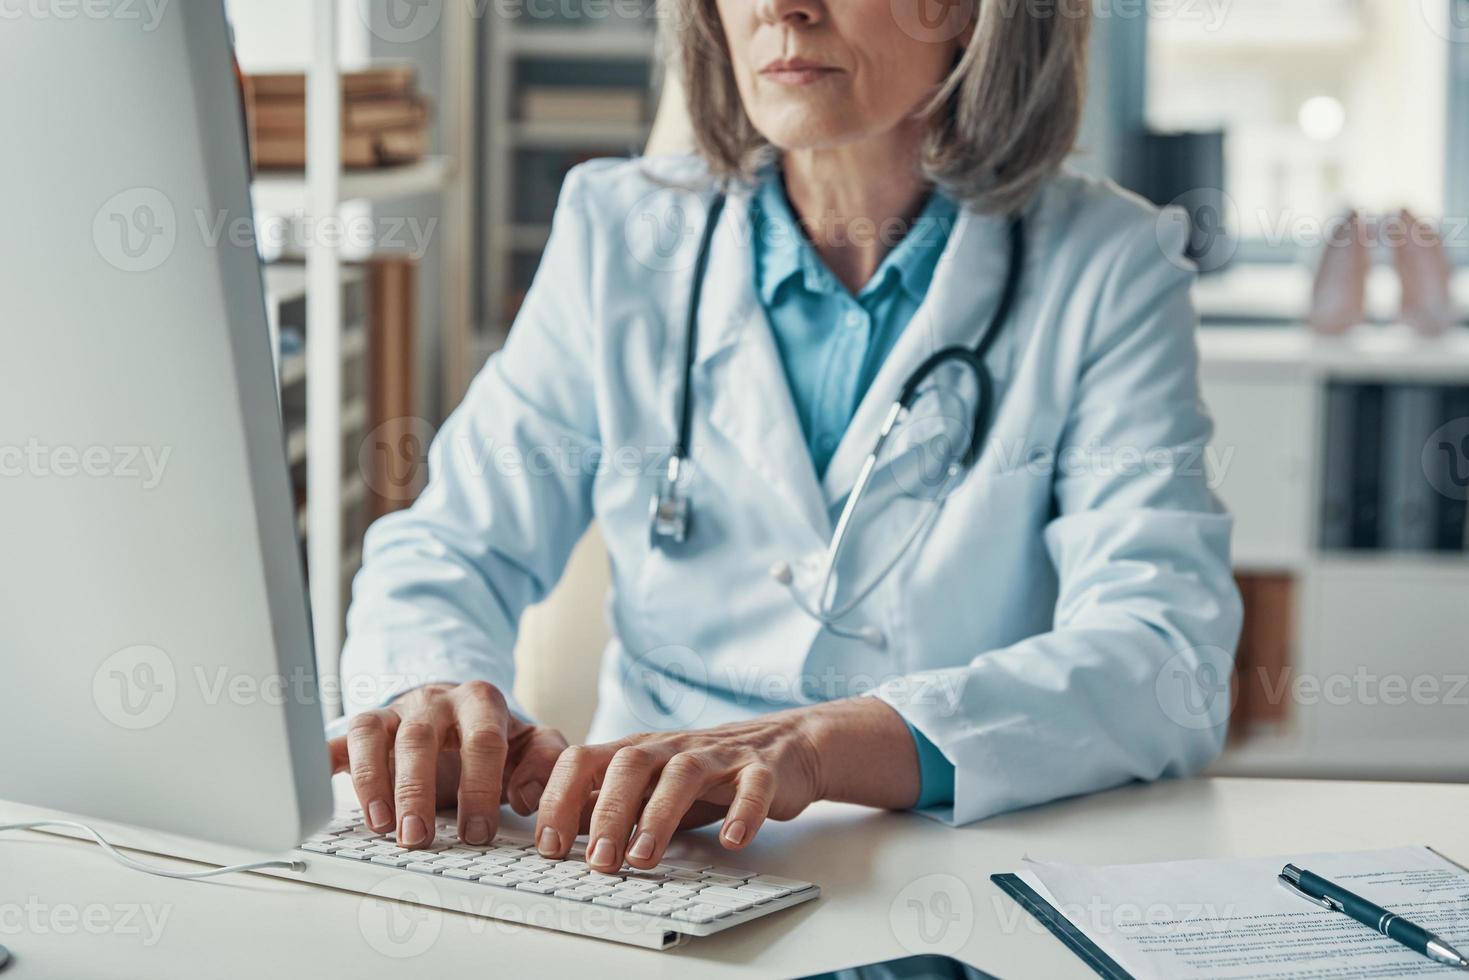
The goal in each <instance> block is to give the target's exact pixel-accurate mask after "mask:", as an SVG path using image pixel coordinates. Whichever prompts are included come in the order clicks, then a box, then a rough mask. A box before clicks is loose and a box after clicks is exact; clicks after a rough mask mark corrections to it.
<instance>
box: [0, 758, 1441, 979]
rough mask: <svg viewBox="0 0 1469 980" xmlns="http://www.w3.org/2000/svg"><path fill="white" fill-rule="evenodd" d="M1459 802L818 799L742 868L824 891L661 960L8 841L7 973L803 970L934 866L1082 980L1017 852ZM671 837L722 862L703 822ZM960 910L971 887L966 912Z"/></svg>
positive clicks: (1077, 852)
mask: <svg viewBox="0 0 1469 980" xmlns="http://www.w3.org/2000/svg"><path fill="white" fill-rule="evenodd" d="M5 810H6V807H5V805H3V804H0V816H3V814H4V812H5ZM1465 812H1469V786H1457V785H1420V784H1387V783H1342V782H1306V781H1273V780H1243V779H1212V780H1193V781H1185V782H1169V783H1159V784H1155V785H1150V786H1132V787H1127V788H1125V789H1121V790H1117V791H1114V792H1111V793H1104V794H1101V795H1098V796H1093V797H1090V798H1086V799H1079V800H1073V801H1067V802H1063V803H1058V804H1054V805H1052V806H1048V807H1043V808H1039V809H1035V810H1031V811H1027V812H1023V813H1017V814H1011V815H1008V816H1004V817H999V818H996V819H993V820H989V821H986V822H983V823H980V824H976V825H972V826H969V827H963V828H959V829H951V828H948V827H944V826H942V825H939V824H936V823H933V822H930V821H928V820H926V819H924V818H921V817H916V816H912V815H907V814H886V813H876V812H873V811H868V810H862V809H858V808H855V807H846V806H837V805H831V804H823V805H821V806H818V807H815V808H813V809H812V810H811V811H809V812H808V813H807V814H806V815H804V816H803V817H801V818H800V819H799V820H797V821H794V822H792V823H789V824H784V825H781V824H767V825H766V827H765V829H764V830H762V831H761V835H760V838H759V840H758V842H757V843H756V844H755V845H754V846H753V847H752V848H751V849H750V850H749V852H748V853H747V854H746V855H745V856H744V859H743V860H741V861H739V862H735V863H739V864H743V865H747V866H750V867H755V868H759V869H761V870H764V871H768V872H770V873H773V874H782V875H790V876H793V877H799V878H804V879H809V880H812V881H816V882H818V883H819V884H821V886H822V887H823V889H824V895H823V897H822V898H821V899H820V900H818V901H816V902H813V903H809V904H807V905H803V906H800V907H798V908H796V909H792V910H790V911H787V912H783V913H778V914H776V915H775V916H773V917H771V918H770V919H767V920H764V921H762V922H758V923H754V924H752V925H748V926H745V927H743V928H740V929H736V930H733V931H731V932H726V933H724V934H722V935H719V936H715V937H713V938H711V939H705V940H697V941H695V942H692V943H690V944H688V945H685V946H683V947H680V948H678V949H675V950H671V951H668V952H663V953H656V952H649V951H644V950H640V949H636V948H633V947H626V946H620V945H617V944H614V943H607V942H600V941H597V940H591V939H584V938H580V937H574V936H567V935H562V934H558V933H551V932H544V931H540V930H531V929H524V928H513V927H510V926H507V925H505V924H501V923H495V922H491V921H487V920H483V919H475V918H471V917H467V916H464V915H460V914H457V913H440V912H427V911H426V912H424V913H423V915H422V916H420V917H418V923H419V924H418V927H417V928H419V929H421V930H424V931H423V932H422V933H417V934H414V935H413V936H412V937H410V938H409V940H408V941H407V942H405V944H404V945H403V946H402V947H396V948H395V951H398V952H401V951H405V950H411V951H413V953H414V955H412V956H411V957H406V958H393V957H390V956H387V955H384V953H382V952H381V951H379V949H377V948H375V947H374V945H373V944H372V943H370V942H369V941H368V940H367V938H366V937H365V936H364V933H363V931H362V929H361V928H360V927H359V924H358V923H359V913H360V912H361V911H362V909H363V900H362V899H361V898H360V897H359V896H357V895H354V894H351V893H346V892H336V891H332V890H329V889H325V888H317V887H310V886H303V885H301V884H299V883H295V882H288V881H280V880H276V879H272V878H266V877H262V876H255V875H241V876H238V877H234V878H226V879H220V880H217V881H213V882H197V883H191V882H179V881H171V880H167V879H161V878H156V877H150V876H145V875H141V874H138V873H136V872H133V871H129V870H127V869H125V868H122V867H120V866H118V865H116V864H114V863H113V862H112V861H111V860H109V859H107V858H106V857H105V856H104V855H103V854H101V853H100V852H99V851H98V849H97V848H96V847H94V846H92V845H90V844H85V843H81V842H73V841H68V840H61V839H57V838H51V837H45V836H41V835H32V834H19V835H18V834H6V835H4V837H3V839H0V943H4V944H5V945H8V946H10V947H11V949H12V950H13V952H14V954H15V961H14V962H13V963H12V964H11V966H10V968H9V970H8V971H6V972H5V973H3V974H0V980H12V978H15V980H20V978H35V977H57V978H68V980H71V978H78V977H121V976H129V977H139V976H146V977H149V978H164V977H187V978H190V980H194V978H197V977H201V976H210V977H248V978H251V980H260V978H267V980H274V978H291V977H352V978H354V980H368V978H373V977H392V978H395V980H401V978H407V977H431V978H435V980H456V978H460V977H464V978H479V977H490V976H493V977H517V978H519V977H547V976H555V977H596V978H616V980H635V978H641V977H669V978H685V977H704V976H709V977H734V976H752V977H792V976H801V975H804V974H809V973H814V972H819V971H822V970H829V969H833V968H837V967H842V966H849V965H855V964H859V963H867V962H872V961H877V960H883V959H888V958H892V957H896V956H900V955H903V954H904V949H903V947H902V945H900V942H899V939H898V934H899V933H900V932H905V931H906V932H911V931H912V930H911V928H910V927H911V925H912V917H913V915H914V914H915V913H914V912H913V911H912V909H911V908H909V907H908V905H907V898H908V897H910V896H911V892H910V893H907V894H905V893H904V888H905V887H907V886H909V885H911V884H912V883H913V882H914V881H915V880H917V879H920V878H923V877H924V876H926V875H933V874H944V875H951V876H955V878H956V879H957V880H959V881H962V883H963V884H964V885H965V886H967V893H968V896H969V899H970V901H969V903H968V904H969V905H970V906H971V907H972V913H971V914H969V915H967V916H965V917H963V918H961V919H959V920H957V921H953V922H951V924H950V927H949V928H950V929H951V930H952V931H951V932H949V933H948V934H947V935H946V937H945V938H946V939H952V938H953V937H956V936H960V935H962V934H965V933H966V932H967V935H968V938H967V940H966V941H965V943H964V945H963V948H962V949H961V950H960V951H959V952H958V954H957V955H958V957H959V958H960V959H963V960H965V961H967V962H969V963H972V964H974V965H976V966H978V967H980V968H982V969H984V970H986V971H988V972H990V973H993V974H995V975H997V976H1000V977H1006V978H1015V977H1045V978H1061V980H1064V978H1067V977H1076V978H1083V977H1090V976H1092V974H1091V973H1090V971H1088V970H1087V969H1086V968H1085V967H1084V966H1082V964H1081V963H1080V961H1078V960H1077V959H1075V958H1074V957H1073V956H1072V955H1071V954H1070V953H1069V952H1067V951H1066V950H1065V949H1064V948H1063V947H1062V946H1061V944H1060V943H1058V942H1057V941H1056V940H1055V939H1053V938H1051V936H1050V935H1049V934H1047V933H1045V932H1044V931H1043V930H1041V928H1040V927H1039V926H1037V925H1035V924H1034V923H1033V922H1032V921H1031V920H1030V919H1029V917H1027V916H1025V915H1024V914H1023V913H1021V912H1020V911H1019V910H1018V909H1017V908H1016V907H1015V906H1014V905H1013V904H1012V903H1011V902H1010V901H1009V900H1008V899H1007V898H1005V897H1004V896H1003V895H1002V894H1001V893H1000V892H999V891H998V890H997V889H996V888H995V887H994V886H993V885H992V884H990V882H989V880H988V876H989V875H990V874H991V873H992V872H996V871H1010V870H1013V869H1015V868H1016V867H1017V866H1018V862H1019V861H1020V859H1021V857H1022V856H1024V855H1031V856H1034V857H1037V858H1051V859H1056V860H1063V861H1073V862H1088V863H1111V862H1128V861H1151V860H1167V859H1175V858H1185V857H1204V856H1227V855H1243V854H1272V853H1280V852H1286V851H1315V850H1335V849H1342V850H1346V849H1353V848H1368V847H1386V846H1392V845H1399V844H1409V843H1424V844H1432V845H1434V846H1435V847H1437V848H1439V849H1441V850H1443V851H1444V852H1446V853H1447V854H1448V855H1449V856H1451V857H1454V858H1456V859H1458V860H1460V861H1466V860H1469V823H1466V822H1465V820H1464V814H1465ZM0 822H3V820H0ZM680 846H681V847H682V849H683V851H684V852H685V853H688V854H701V855H718V854H720V853H722V852H721V851H720V849H719V848H718V846H717V845H716V844H714V843H713V842H712V836H711V835H710V834H709V833H707V832H705V833H700V834H697V835H691V836H690V837H689V838H687V840H686V841H685V842H684V843H682V844H681V845H680ZM726 860H727V859H726ZM900 896H901V898H902V900H901V901H895V900H896V899H899V898H900ZM964 904H965V903H964V901H963V896H962V895H960V896H959V903H958V905H956V906H955V907H956V908H958V909H960V910H961V911H962V906H963V905H964ZM88 906H98V907H101V908H102V911H98V910H96V909H94V910H93V911H91V912H90V913H88V912H87V907H88ZM138 906H147V907H149V908H150V909H151V910H152V911H153V913H154V915H155V917H156V916H157V915H159V914H162V913H166V914H167V919H166V923H165V925H164V928H163V929H162V933H161V939H159V940H158V941H157V942H156V943H155V944H154V945H152V946H151V947H149V946H145V944H144V933H142V932H138V933H131V934H121V935H119V934H114V932H120V931H121V930H114V932H107V931H106V930H98V931H99V932H101V934H91V933H89V932H88V930H87V929H85V928H83V927H82V926H81V925H80V924H79V923H81V922H85V921H86V915H87V914H90V915H92V916H94V917H96V918H95V920H94V921H97V922H107V921H111V922H120V921H121V917H120V912H119V911H118V910H120V909H127V908H137V907H138ZM895 906H896V910H895V908H894V907H895ZM32 907H39V908H41V909H42V911H43V913H45V914H44V915H43V916H42V920H43V922H44V921H49V918H50V913H51V912H52V911H53V910H56V909H61V908H70V909H74V910H76V916H77V919H78V922H77V923H73V924H72V926H71V930H70V931H69V932H66V933H65V934H63V933H62V932H61V930H53V929H52V928H51V927H50V926H46V927H45V931H43V932H42V933H40V934H32V933H31V932H29V931H26V932H18V931H17V928H18V927H23V926H24V923H23V922H22V921H21V920H22V917H23V916H24V917H27V918H29V917H31V915H30V912H29V911H28V910H29V909H30V908H32ZM23 910H26V911H23ZM377 912H378V914H379V915H380V914H381V910H380V909H379V910H377ZM405 918H406V917H405ZM139 921H141V919H140V920H139ZM895 923H896V926H897V928H896V929H895ZM134 924H135V925H136V924H137V923H136V922H135V923H134ZM935 931H936V930H935ZM376 943H377V945H378V946H381V945H383V941H382V939H381V937H380V936H379V937H377V939H376ZM420 948H422V951H421V952H419V951H418V950H419V949H420Z"/></svg>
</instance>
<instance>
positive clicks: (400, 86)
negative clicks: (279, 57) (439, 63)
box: [245, 64, 418, 99]
mask: <svg viewBox="0 0 1469 980" xmlns="http://www.w3.org/2000/svg"><path fill="white" fill-rule="evenodd" d="M417 85H418V71H417V69H416V68H414V66H413V65H411V64H392V65H374V66H373V67H371V68H367V69H363V70H361V71H349V72H343V73H342V96H343V97H344V98H348V99H351V98H360V97H364V96H377V95H399V94H401V93H403V92H409V91H412V90H413V89H414V88H416V87H417ZM245 97H246V98H275V99H305V98H306V73H305V72H299V71H292V72H265V73H257V74H250V75H246V76H245Z"/></svg>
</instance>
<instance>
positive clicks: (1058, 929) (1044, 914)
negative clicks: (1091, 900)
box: [990, 874, 1135, 980]
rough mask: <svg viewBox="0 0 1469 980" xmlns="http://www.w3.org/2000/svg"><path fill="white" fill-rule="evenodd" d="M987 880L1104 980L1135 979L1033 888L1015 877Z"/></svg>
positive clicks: (1006, 875) (999, 877) (1001, 875)
mask: <svg viewBox="0 0 1469 980" xmlns="http://www.w3.org/2000/svg"><path fill="white" fill-rule="evenodd" d="M990 881H992V882H994V883H995V884H996V885H997V886H998V887H999V889H1000V890H1001V891H1003V892H1004V893H1005V894H1007V895H1009V896H1010V897H1011V898H1013V899H1015V902H1016V904H1018V905H1019V906H1020V907H1021V908H1023V909H1025V911H1027V912H1029V913H1030V915H1031V917H1032V918H1034V919H1035V920H1036V921H1037V922H1039V923H1040V924H1041V925H1043V926H1045V927H1046V929H1047V930H1048V931H1049V932H1050V933H1051V935H1053V936H1055V937H1056V938H1057V939H1059V940H1061V942H1062V943H1064V944H1065V945H1066V948H1067V949H1069V950H1071V951H1072V952H1073V953H1075V954H1076V955H1077V956H1078V957H1080V958H1081V961H1082V962H1083V963H1085V964H1086V965H1087V966H1089V967H1091V968H1092V970H1094V971H1095V972H1096V974H1097V975H1098V976H1100V977H1102V978H1103V980H1135V978H1134V977H1133V975H1132V974H1130V973H1128V972H1127V971H1126V970H1124V969H1122V967H1120V966H1118V965H1117V961H1116V960H1114V959H1112V957H1110V956H1108V955H1107V954H1106V953H1104V952H1102V949H1101V947H1099V946H1098V945H1097V944H1096V943H1094V942H1092V941H1091V940H1090V939H1088V938H1087V936H1086V934H1085V933H1083V932H1082V931H1081V930H1079V929H1077V928H1076V927H1075V926H1074V925H1072V924H1071V923H1070V922H1069V921H1067V919H1066V917H1065V916H1064V915H1062V914H1061V913H1060V912H1059V911H1057V910H1056V907H1055V906H1054V905H1052V904H1051V903H1050V902H1048V901H1046V900H1045V899H1044V898H1041V897H1040V895H1038V894H1036V892H1035V889H1033V888H1031V887H1030V886H1029V885H1027V884H1026V883H1025V882H1024V881H1022V880H1021V879H1020V877H1019V876H1018V875H1013V874H994V875H990Z"/></svg>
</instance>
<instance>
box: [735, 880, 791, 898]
mask: <svg viewBox="0 0 1469 980" xmlns="http://www.w3.org/2000/svg"><path fill="white" fill-rule="evenodd" d="M740 891H742V892H745V893H747V894H754V893H758V894H761V895H764V896H765V897H767V898H780V897H781V896H783V895H789V894H790V893H791V890H790V889H789V888H782V887H780V886H779V885H764V884H759V883H757V882H754V881H751V882H750V883H749V884H746V885H743V886H741V888H740Z"/></svg>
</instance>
